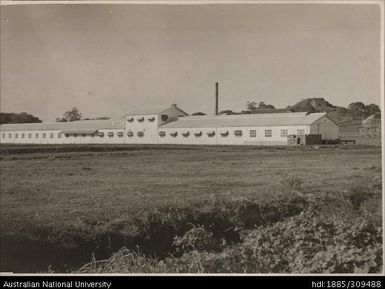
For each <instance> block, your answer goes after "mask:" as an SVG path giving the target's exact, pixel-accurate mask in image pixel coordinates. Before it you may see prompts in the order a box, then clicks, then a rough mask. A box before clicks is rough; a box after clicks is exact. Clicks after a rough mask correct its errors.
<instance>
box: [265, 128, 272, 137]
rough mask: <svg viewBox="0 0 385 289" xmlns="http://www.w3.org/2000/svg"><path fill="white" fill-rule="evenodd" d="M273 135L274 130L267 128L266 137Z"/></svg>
mask: <svg viewBox="0 0 385 289" xmlns="http://www.w3.org/2000/svg"><path fill="white" fill-rule="evenodd" d="M272 135H273V131H272V130H271V129H265V137H271V136H272Z"/></svg>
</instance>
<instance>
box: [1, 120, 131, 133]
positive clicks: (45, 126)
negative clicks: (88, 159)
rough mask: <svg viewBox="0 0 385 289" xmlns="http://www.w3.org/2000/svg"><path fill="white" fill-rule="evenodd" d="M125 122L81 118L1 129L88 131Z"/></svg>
mask: <svg viewBox="0 0 385 289" xmlns="http://www.w3.org/2000/svg"><path fill="white" fill-rule="evenodd" d="M124 127H125V122H124V121H120V120H117V121H116V120H79V121H73V122H41V123H15V124H2V125H0V130H1V131H43V130H60V131H88V130H98V129H123V128H124Z"/></svg>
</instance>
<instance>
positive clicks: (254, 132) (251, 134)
mask: <svg viewBox="0 0 385 289" xmlns="http://www.w3.org/2000/svg"><path fill="white" fill-rule="evenodd" d="M250 137H257V131H256V130H255V129H252V130H250Z"/></svg>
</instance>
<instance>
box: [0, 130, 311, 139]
mask: <svg viewBox="0 0 385 289" xmlns="http://www.w3.org/2000/svg"><path fill="white" fill-rule="evenodd" d="M181 134H182V135H183V136H184V137H188V136H189V135H190V132H183V133H181ZM206 134H207V135H208V136H209V137H214V136H215V131H208V132H207V133H206ZM297 134H298V135H303V134H305V130H304V129H298V130H297ZM54 135H55V134H54V133H53V132H51V133H49V138H54ZM56 135H57V138H61V136H62V133H60V132H59V133H56ZM64 135H65V137H66V138H69V137H71V136H72V137H78V136H80V135H81V136H82V137H87V135H89V136H90V137H92V138H93V137H96V136H99V137H104V133H103V132H99V133H91V134H86V133H82V134H79V135H78V134H64ZM136 135H137V136H138V137H144V132H143V131H138V132H137V133H136ZM170 135H171V136H173V137H176V136H177V135H178V132H176V131H173V132H171V133H170ZM194 135H195V136H196V137H200V136H202V131H200V132H196V133H194ZM220 135H221V136H222V137H227V136H229V135H230V133H229V132H228V131H226V132H220ZM242 135H243V131H242V130H235V131H234V136H236V137H241V136H242ZM287 135H288V130H287V129H281V137H285V136H287ZM20 136H21V138H26V137H28V138H32V136H33V134H32V133H20ZM107 136H108V137H114V132H112V131H110V132H108V133H107ZM117 136H118V137H123V136H124V133H123V132H122V131H120V132H118V133H117ZM127 136H128V137H133V136H134V132H132V131H129V132H127ZM159 136H160V137H165V136H166V132H165V131H160V132H159ZM249 136H250V137H257V130H255V129H252V130H250V131H249ZM272 136H273V130H272V129H265V137H272ZM6 137H7V134H6V133H3V134H2V138H3V139H5V138H6ZM39 137H40V135H39V133H35V138H39ZM46 137H47V133H45V132H43V133H42V138H46ZM8 138H12V133H9V134H8ZM15 138H19V134H18V133H15Z"/></svg>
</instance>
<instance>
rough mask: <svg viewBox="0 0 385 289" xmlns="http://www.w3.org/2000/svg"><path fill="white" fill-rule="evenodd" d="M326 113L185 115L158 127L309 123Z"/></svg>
mask: <svg viewBox="0 0 385 289" xmlns="http://www.w3.org/2000/svg"><path fill="white" fill-rule="evenodd" d="M325 115H326V113H324V112H323V113H311V114H307V113H306V112H299V113H294V112H292V113H290V112H289V113H273V114H252V115H250V114H246V115H245V114H243V115H225V116H187V117H182V118H180V119H178V120H177V121H174V122H170V123H167V124H164V125H162V126H161V127H160V128H208V127H253V126H288V125H310V124H312V123H314V122H315V121H317V120H318V119H320V118H321V117H323V116H325Z"/></svg>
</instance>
